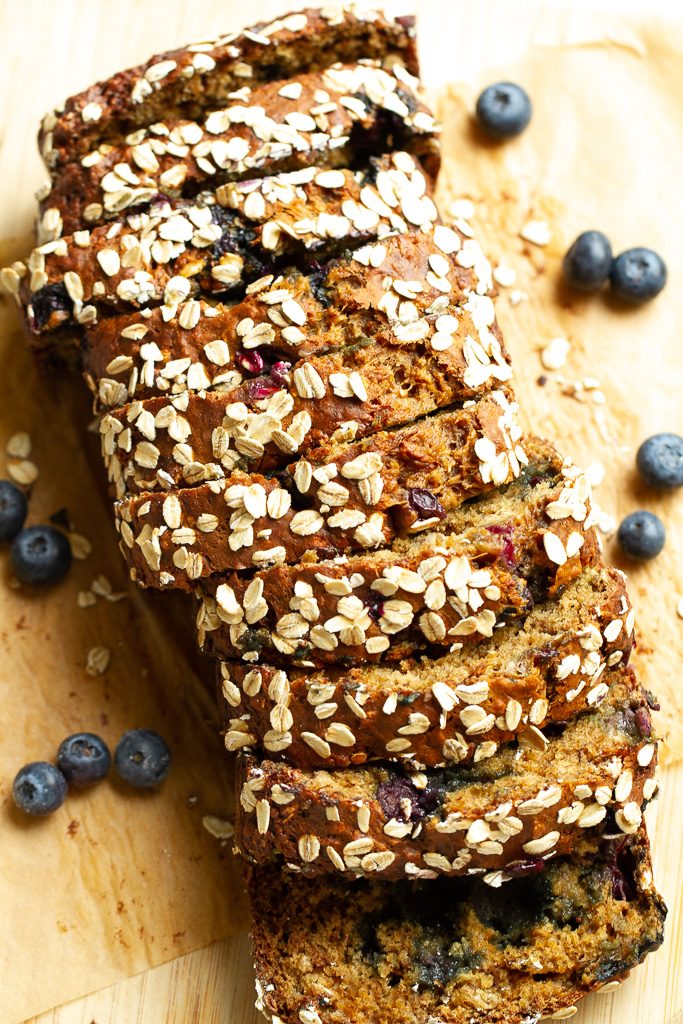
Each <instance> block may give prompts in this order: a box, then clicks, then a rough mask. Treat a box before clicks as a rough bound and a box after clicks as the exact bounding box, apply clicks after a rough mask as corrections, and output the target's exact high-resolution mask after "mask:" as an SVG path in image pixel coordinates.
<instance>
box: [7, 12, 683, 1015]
mask: <svg viewBox="0 0 683 1024" xmlns="http://www.w3.org/2000/svg"><path fill="white" fill-rule="evenodd" d="M417 76H418V66H417V57H416V48H415V34H414V25H413V22H412V19H408V18H399V19H396V20H391V19H389V18H387V17H385V16H384V15H383V14H380V13H378V12H372V11H362V10H361V9H360V8H359V7H357V6H355V5H353V6H351V7H349V8H348V9H347V10H343V11H342V10H336V9H335V10H331V9H327V8H323V9H321V10H312V9H307V10H304V11H301V12H296V13H293V14H290V15H286V16H283V17H280V18H278V19H276V20H275V21H273V22H270V23H260V24H258V25H256V26H254V27H253V28H251V29H247V30H245V31H244V32H243V33H239V34H233V35H227V36H222V37H220V38H218V39H214V40H206V41H203V42H200V43H198V44H195V45H191V46H188V47H186V48H184V49H181V50H177V51H173V52H169V53H164V54H160V55H157V56H155V57H153V58H151V59H150V61H148V62H147V64H145V65H142V66H140V67H137V68H132V69H130V70H128V71H124V72H121V73H120V74H117V75H114V76H113V77H112V78H110V79H108V80H106V81H103V82H99V83H97V84H95V85H93V86H91V87H90V88H89V89H86V90H85V91H84V92H83V93H80V94H79V95H77V96H74V97H71V98H70V99H68V100H67V101H66V103H65V104H64V105H63V106H62V107H60V108H58V109H57V110H55V111H53V112H52V113H50V114H48V115H47V116H46V118H45V119H44V122H43V125H42V128H41V132H40V148H41V152H42V155H43V158H44V161H45V164H46V167H47V169H48V172H49V174H50V181H49V183H48V185H47V186H46V187H45V188H44V189H43V190H42V191H41V193H40V196H39V202H40V213H39V218H38V222H37V239H36V248H35V249H34V250H33V252H32V253H31V254H30V255H29V257H28V258H27V260H26V261H25V262H17V263H15V264H14V265H13V266H12V267H8V268H5V270H4V271H3V272H2V283H3V285H4V287H5V289H6V291H8V292H9V293H10V294H12V295H14V297H15V298H16V300H17V302H18V304H19V306H20V307H21V310H22V313H23V316H24V320H25V323H26V328H27V337H28V344H29V346H30V347H31V349H32V350H33V351H34V353H35V354H36V356H38V357H39V358H40V359H41V360H42V361H43V362H44V363H45V364H47V365H55V364H58V363H66V364H68V365H69V366H71V367H72V368H78V369H79V370H81V371H82V373H83V376H84V378H85V382H86V384H87V386H88V388H89V389H90V392H91V394H92V397H93V405H94V409H95V412H96V414H97V415H98V416H99V433H100V441H101V446H102V455H103V459H104V463H105V467H106V472H107V476H108V479H109V483H110V488H111V494H112V500H113V505H114V518H115V523H116V528H117V530H118V533H119V536H120V547H121V551H122V554H123V556H124V558H125V560H126V562H127V564H128V567H129V571H130V575H131V578H132V579H133V580H135V581H136V582H137V583H138V584H139V585H140V586H142V587H147V588H154V589H159V590H164V589H172V590H181V591H185V592H187V594H188V597H187V608H188V616H190V615H191V616H193V618H194V622H195V628H196V631H197V637H198V643H199V647H200V648H202V649H203V651H204V652H205V653H206V654H208V655H210V656H211V657H212V658H213V659H214V661H215V671H216V678H217V692H218V699H219V703H220V709H221V720H222V723H223V730H224V735H225V745H226V748H227V750H228V751H229V752H231V753H234V754H236V759H237V763H236V771H237V777H238V810H237V821H236V823H235V825H236V844H237V848H238V849H239V851H240V852H241V853H242V854H243V855H244V856H245V858H246V859H247V861H248V862H249V863H248V866H247V869H246V870H247V879H248V888H249V893H250V898H251V904H252V910H253V918H254V925H253V934H252V941H253V950H254V958H255V962H256V974H257V991H258V1006H259V1007H260V1008H261V1009H262V1010H263V1011H264V1013H266V1015H267V1016H269V1017H271V1018H272V1020H273V1021H274V1022H275V1024H354V1022H356V1021H360V1020H372V1021H373V1022H374V1024H383V1022H387V1024H388V1022H389V1021H391V1024H532V1022H536V1021H538V1020H540V1019H541V1018H542V1017H544V1016H547V1015H555V1017H556V1018H558V1017H559V1018H562V1019H563V1018H565V1017H569V1016H571V1015H572V1013H573V1006H574V1004H575V1003H576V1001H577V1000H578V999H580V998H581V997H582V996H583V995H585V994H587V993H588V992H590V991H593V990H596V989H600V988H602V989H605V988H606V987H607V989H609V987H611V986H613V985H614V984H615V982H616V980H618V979H621V978H622V977H624V976H625V975H626V974H627V973H628V971H629V970H630V969H631V968H632V967H633V966H635V965H636V964H637V963H639V962H640V961H641V960H642V959H643V958H644V956H645V955H646V954H647V953H648V952H650V951H651V950H654V949H656V948H657V947H658V946H659V944H660V943H661V941H662V929H663V922H664V917H665V913H666V910H665V907H664V905H663V903H662V901H661V899H660V898H659V896H658V895H657V893H656V891H655V889H654V886H653V881H652V873H651V867H650V861H649V847H648V839H647V835H646V830H645V824H644V819H643V811H644V808H645V806H646V804H647V803H648V801H649V800H651V799H652V798H653V797H654V795H655V794H656V790H657V784H658V777H657V770H658V769H657V739H656V732H655V728H654V725H653V721H652V716H651V711H652V709H653V708H654V707H655V706H656V705H655V701H654V698H653V697H652V695H651V694H649V693H647V692H645V691H643V690H642V688H641V687H640V685H639V683H638V680H637V678H636V675H635V673H634V671H633V669H632V668H631V667H630V666H629V657H630V654H631V649H632V647H633V645H634V614H633V611H632V609H631V605H630V602H629V598H628V594H627V592H626V587H625V578H624V576H623V574H622V573H620V572H618V571H617V570H615V569H611V568H608V567H606V566H605V564H604V562H603V558H602V553H601V548H600V544H599V541H598V538H597V535H596V531H595V526H596V522H597V521H598V513H597V511H596V509H595V507H594V506H593V505H592V502H591V493H590V491H591V488H590V483H589V481H588V479H587V477H586V476H585V475H584V474H583V473H582V472H581V471H580V470H579V469H578V468H577V467H576V466H574V465H573V464H572V463H571V461H570V460H568V459H564V458H563V457H561V456H560V455H558V453H557V452H556V451H555V450H554V448H553V447H552V446H551V445H549V444H548V443H547V442H545V441H542V440H540V439H538V438H536V437H533V436H528V437H527V436H523V434H522V430H521V428H520V425H519V422H518V414H519V412H520V410H519V409H518V406H517V402H516V399H515V392H514V387H513V381H512V369H511V366H510V360H509V356H508V353H507V351H506V349H505V345H504V341H503V338H502V334H501V331H500V328H499V326H498V324H497V321H496V317H495V309H494V303H493V297H494V287H493V281H492V275H491V268H490V266H489V264H488V261H487V260H486V257H485V256H484V254H483V252H482V250H481V248H480V246H479V244H478V243H477V241H476V239H475V238H474V237H473V234H472V230H471V228H470V226H469V225H468V224H467V223H466V222H464V221H457V222H456V223H454V224H449V223H444V222H443V221H442V219H441V218H440V215H439V211H438V209H437V206H436V205H435V201H434V188H435V183H436V182H435V179H436V175H437V173H438V169H439V145H438V132H439V128H438V125H437V123H436V122H435V120H434V118H433V116H432V114H431V112H430V110H429V107H428V106H427V104H426V102H425V99H424V97H423V96H422V93H421V89H420V83H419V79H418V77H417ZM370 876H372V877H370Z"/></svg>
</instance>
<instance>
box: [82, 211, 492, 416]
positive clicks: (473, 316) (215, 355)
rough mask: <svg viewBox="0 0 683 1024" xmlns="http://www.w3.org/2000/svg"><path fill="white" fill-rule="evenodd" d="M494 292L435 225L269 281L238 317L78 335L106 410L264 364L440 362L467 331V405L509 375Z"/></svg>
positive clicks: (225, 312) (209, 312)
mask: <svg viewBox="0 0 683 1024" xmlns="http://www.w3.org/2000/svg"><path fill="white" fill-rule="evenodd" d="M434 268H436V270H438V274H437V273H436V272H435V269H434ZM490 289H491V271H490V267H489V265H488V262H487V261H486V260H485V259H484V257H483V255H482V253H481V249H480V248H479V246H478V244H477V243H476V242H475V241H474V239H472V238H468V237H466V236H465V235H464V234H463V233H462V232H459V231H456V230H454V229H452V228H447V227H444V226H443V225H439V226H437V227H436V228H435V229H434V230H433V231H428V232H423V231H415V232H408V233H405V234H398V235H392V236H389V237H387V238H386V239H384V240H383V241H382V242H377V243H373V244H371V245H367V246H364V247H362V248H361V249H358V250H356V251H354V252H351V253H348V254H345V255H344V256H343V257H341V258H339V259H337V260H334V261H333V262H332V263H330V264H329V265H328V266H326V267H324V268H322V269H321V270H320V271H318V272H316V273H315V274H314V275H313V276H306V275H304V274H303V273H301V271H298V270H293V269H290V270H288V271H286V272H285V273H284V274H283V275H280V276H278V277H275V278H274V277H273V276H272V275H268V276H266V277H265V278H263V279H262V280H261V281H259V282H257V283H256V284H255V285H253V286H250V287H249V288H248V289H247V290H248V292H249V294H248V295H247V296H246V298H244V299H243V300H242V301H240V302H238V303H236V304H235V305H233V306H225V305H220V304H217V305H215V304H210V303H207V302H206V301H204V300H195V299H189V300H188V301H187V302H183V303H180V304H179V306H178V308H177V310H176V311H175V312H174V311H173V310H168V309H166V308H164V307H161V308H156V309H148V310H145V311H144V315H141V314H140V313H133V314H131V313H127V314H123V315H120V316H114V317H108V318H105V319H102V320H100V321H99V322H98V323H96V324H94V325H91V326H88V327H87V329H86V331H85V338H84V346H83V349H84V351H83V366H84V370H85V374H86V380H87V381H88V383H89V385H90V387H91V389H92V391H93V393H94V395H95V396H96V399H97V401H98V403H99V404H101V405H102V406H103V407H105V408H111V407H116V406H121V405H124V404H125V403H126V402H127V401H129V400H131V399H133V398H139V399H144V398H152V397H155V396H156V395H163V394H169V395H176V394H181V393H182V392H184V391H186V390H189V391H204V390H229V389H230V388H231V387H236V386H237V384H239V383H240V382H241V378H243V377H244V376H246V375H248V374H249V373H256V374H258V371H259V368H260V367H261V364H264V365H272V364H273V363H275V362H277V361H278V360H285V361H288V362H296V361H298V360H300V359H306V358H309V357H310V356H316V355H323V354H324V353H325V352H328V351H334V350H337V349H343V348H348V347H351V346H358V345H362V346H367V345H369V344H371V343H372V341H375V342H377V343H378V344H380V345H390V346H392V347H394V348H395V347H398V346H404V345H405V346H407V347H408V348H412V346H414V345H415V344H418V343H422V344H425V345H428V346H430V347H431V348H433V349H434V350H435V351H447V350H448V348H449V347H450V344H449V341H448V338H449V335H451V336H452V335H453V334H458V333H459V334H460V336H462V333H463V331H465V330H466V331H467V332H468V333H469V334H470V337H471V338H472V342H471V343H468V345H467V346H466V351H467V353H468V366H470V370H469V373H468V374H467V380H468V382H469V387H470V389H471V393H472V395H474V394H475V393H476V390H477V389H478V388H480V387H483V386H484V385H487V384H488V385H489V386H493V385H494V383H495V382H496V381H498V382H500V381H504V380H506V379H507V378H508V377H509V375H510V371H509V366H508V361H507V353H506V352H505V349H504V346H503V343H502V339H501V335H500V331H499V328H498V325H497V323H496V321H495V316H494V313H493V306H492V303H491V301H490V299H489V298H488V296H487V294H486V293H487V292H488V291H490ZM408 296H412V298H408ZM453 318H454V319H453ZM216 342H218V344H215V343H216ZM475 346H476V348H475ZM470 350H472V351H470ZM475 351H476V359H474V358H473V354H474V352H475ZM249 367H252V369H251V370H248V372H245V371H246V370H247V369H248V368H249ZM264 372H265V371H264ZM238 375H239V376H238ZM463 376H464V375H463Z"/></svg>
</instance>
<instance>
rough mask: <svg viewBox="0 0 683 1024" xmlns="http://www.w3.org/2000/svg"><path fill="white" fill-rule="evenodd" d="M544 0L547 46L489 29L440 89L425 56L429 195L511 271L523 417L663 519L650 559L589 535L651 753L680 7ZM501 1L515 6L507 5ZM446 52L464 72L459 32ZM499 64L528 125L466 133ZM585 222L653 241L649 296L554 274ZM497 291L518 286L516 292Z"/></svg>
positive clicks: (676, 347) (676, 530) (670, 387)
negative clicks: (430, 120)
mask: <svg viewBox="0 0 683 1024" xmlns="http://www.w3.org/2000/svg"><path fill="white" fill-rule="evenodd" d="M501 6H502V4H501ZM562 6H563V7H564V5H562ZM465 8H466V5H460V4H453V5H450V6H448V7H447V8H446V7H444V8H442V13H441V22H442V24H441V30H440V32H441V38H443V39H454V38H456V35H457V33H458V31H462V30H463V26H464V25H465V22H464V21H463V18H462V14H463V11H464V10H465ZM552 9H553V5H552V4H548V6H547V8H546V9H545V25H546V35H547V45H545V46H543V45H539V46H536V47H534V48H533V49H532V50H531V51H528V50H527V51H526V52H523V53H522V54H521V55H520V56H519V57H517V55H516V54H515V45H516V40H515V38H514V37H512V38H508V39H507V40H502V39H501V38H500V36H497V35H496V33H495V26H492V47H491V64H490V66H489V67H481V65H478V67H477V68H476V69H472V71H473V72H474V77H472V78H471V79H470V80H468V81H467V85H466V86H460V85H450V86H449V85H445V86H443V85H442V78H443V77H445V76H446V75H448V73H449V71H448V68H447V67H444V63H445V62H444V61H443V60H434V61H431V62H425V70H426V72H427V73H428V74H429V75H430V77H431V80H432V82H433V84H434V87H435V88H436V87H439V88H438V90H437V91H438V100H437V103H438V109H439V113H440V116H441V118H442V120H443V124H444V148H445V161H444V167H443V171H442V176H441V178H440V188H439V199H440V203H439V205H440V208H441V210H442V211H443V212H444V213H446V212H447V211H448V209H449V206H450V204H452V202H453V201H454V200H459V199H461V198H463V197H464V198H469V199H471V200H472V201H473V202H474V205H475V213H474V216H473V217H472V225H473V227H474V229H475V232H476V235H477V237H479V238H480V239H481V242H482V245H483V246H484V249H485V251H486V253H487V255H488V256H489V257H490V258H491V259H492V261H493V263H494V265H495V263H496V262H497V261H500V262H501V263H503V264H504V265H505V266H507V267H512V268H513V269H514V270H516V272H517V280H516V281H515V283H514V285H512V286H510V287H507V288H501V289H500V292H501V294H500V296H499V298H498V300H497V312H498V316H499V319H500V321H501V324H502V327H503V331H504V334H505V339H506V343H507V344H508V346H509V348H510V350H511V353H512V357H513V361H514V365H515V368H516V373H515V386H516V389H517V394H518V398H519V402H520V405H521V407H522V410H523V419H524V422H525V424H526V426H527V429H528V430H532V431H533V432H535V433H539V434H542V435H545V436H546V437H549V438H550V439H551V440H554V441H555V442H556V443H557V444H558V446H559V447H560V449H561V450H562V451H563V452H565V453H567V454H569V455H571V456H572V457H573V458H574V459H575V461H577V462H579V463H580V464H582V465H588V464H590V463H594V462H596V461H597V462H600V463H601V464H602V465H603V466H604V470H605V477H604V482H603V483H602V484H601V485H600V486H599V487H598V488H597V490H596V497H597V499H598V501H599V503H600V504H601V506H602V507H603V508H604V509H605V510H606V511H607V512H609V513H611V515H612V516H614V517H615V518H616V522H617V523H618V522H619V521H620V519H621V518H622V517H623V516H624V515H626V514H627V513H629V512H631V511H633V510H634V509H637V508H647V509H650V510H651V511H653V512H656V513H657V514H658V515H659V516H661V518H662V519H663V521H664V523H665V526H666V529H667V543H666V547H665V549H664V551H663V552H662V554H661V555H659V557H658V558H656V559H655V560H653V561H652V562H649V563H647V564H641V565H639V564H636V563H633V562H629V561H627V560H626V559H624V558H623V557H621V556H620V553H619V550H618V547H617V545H616V539H615V537H614V536H611V537H607V538H605V550H606V554H607V557H608V559H609V560H610V561H612V562H613V563H615V564H616V565H618V566H619V567H620V568H622V569H624V570H626V571H627V572H628V574H629V578H630V592H631V598H632V600H633V602H634V604H635V606H636V611H637V616H638V617H637V620H636V621H637V634H638V651H637V656H636V658H635V659H634V663H635V664H636V666H637V668H638V669H639V672H640V675H641V677H642V680H643V682H644V683H645V685H647V686H648V687H650V688H651V689H652V690H653V691H654V692H655V694H656V695H657V696H658V697H659V698H660V699H661V702H662V712H661V715H660V716H659V718H658V726H659V729H660V731H661V732H662V734H663V736H664V738H665V741H666V742H665V744H664V745H663V748H662V760H663V762H664V763H666V762H667V761H669V762H670V761H673V760H677V759H680V757H681V756H683V685H682V683H681V674H682V670H683V618H681V617H680V616H679V615H678V614H677V604H678V602H679V601H680V599H681V597H683V490H679V491H677V492H675V493H669V494H666V493H664V494H663V493H661V492H659V493H658V492H656V491H654V490H652V489H650V488H648V487H646V486H644V485H643V484H642V483H641V482H640V480H639V478H638V476H637V474H636V472H635V453H636V451H637V448H638V446H639V444H640V443H641V442H642V441H643V440H644V439H645V438H646V437H649V436H650V435H651V434H654V433H658V432H659V431H674V432H676V433H679V434H683V340H682V338H681V324H682V323H683V287H682V282H683V246H681V241H680V236H681V226H682V225H683V187H682V182H683V22H682V21H681V20H680V19H678V20H676V19H674V18H671V19H668V18H667V19H664V18H663V17H662V15H661V12H662V10H663V7H662V6H655V8H654V9H652V8H651V9H649V10H648V11H647V12H646V13H643V14H642V15H641V16H639V17H634V16H632V17H630V18H629V17H624V18H619V17H615V15H614V13H612V14H611V15H610V14H609V13H603V14H600V13H599V10H598V8H597V7H595V5H594V9H595V11H596V13H595V17H594V19H593V26H594V28H593V31H591V32H590V33H589V34H587V33H586V29H585V24H582V25H581V30H580V33H579V32H578V30H577V31H575V30H574V29H573V28H572V27H571V21H570V20H569V19H567V18H566V17H565V18H564V24H565V26H566V28H565V32H564V33H563V35H562V37H561V38H560V34H559V33H558V20H557V19H554V18H553V15H552ZM429 10H430V13H431V11H432V5H431V4H429ZM657 11H659V12H660V14H659V15H658V14H657ZM519 12H520V19H523V17H524V14H523V12H524V5H523V4H522V5H521V6H520V7H519ZM541 21H543V19H541ZM507 22H508V24H509V23H510V20H509V19H507ZM542 34H543V28H541V35H542ZM502 52H504V53H505V55H504V57H503V56H502ZM457 55H458V59H459V60H460V61H461V62H462V63H464V65H465V67H458V68H457V69H456V70H457V71H458V73H459V75H462V77H463V78H465V77H466V74H467V71H468V69H467V66H466V65H467V47H466V46H464V45H460V46H458V48H457ZM501 79H510V80H512V81H517V82H520V83H522V84H523V85H524V86H525V88H526V89H527V90H528V92H529V94H530V95H531V97H532V98H533V103H534V115H533V119H532V122H531V125H530V127H529V129H528V130H527V131H526V132H525V133H524V134H523V135H522V136H520V137H519V138H518V139H516V140H514V141H511V142H508V143H506V144H504V145H498V144H495V143H490V142H487V141H486V140H485V139H483V138H482V136H481V134H480V133H479V132H478V131H477V130H476V128H475V127H474V126H473V123H472V118H471V111H472V110H473V107H474V102H475V100H476V96H477V95H478V92H479V91H480V89H481V88H483V87H484V86H485V85H487V84H489V83H490V82H492V81H493V82H495V81H500V80H501ZM533 220H542V221H545V222H546V223H547V224H548V225H549V227H550V230H551V232H552V237H551V241H550V243H549V244H548V245H547V246H544V247H539V246H537V245H534V244H531V243H529V242H527V241H524V240H523V239H522V238H521V237H520V236H519V232H520V230H522V229H523V228H524V226H525V225H527V224H528V223H529V222H530V221H533ZM588 228H598V229H600V230H602V231H604V232H605V233H606V234H607V235H608V237H609V238H610V239H611V241H612V245H613V249H614V252H615V254H616V253H617V252H620V251H622V250H623V249H627V248H630V247H631V246H634V245H645V246H649V247H651V248H654V249H656V250H657V251H658V252H660V253H661V254H662V256H663V257H664V259H665V260H666V262H667V265H668V271H669V282H668V285H667V287H666V289H665V290H664V291H663V292H662V293H661V295H660V296H659V297H658V298H657V299H656V300H655V301H653V302H652V303H651V304H649V305H647V306H644V307H642V308H640V309H633V308H624V307H623V306H621V305H619V304H617V303H615V302H614V301H613V300H610V297H609V295H602V294H601V295H600V296H594V297H583V296H578V295H577V294H576V293H575V292H574V293H572V292H570V291H569V289H567V288H565V287H564V286H563V284H562V282H561V262H562V256H563V255H564V253H565V251H566V249H567V248H568V247H569V245H570V244H571V242H572V241H573V240H574V238H575V237H576V235H577V234H579V233H580V232H581V231H583V230H586V229H588ZM515 291H517V292H523V293H524V296H525V297H524V298H522V299H521V301H517V300H518V299H519V297H518V296H516V295H515V294H514V293H515ZM516 301H517V304H514V303H515V302H516ZM558 336H561V337H564V338H566V339H567V340H568V341H569V342H570V343H571V350H570V352H569V355H568V358H567V361H566V364H565V366H563V367H562V368H561V369H560V370H558V371H548V370H546V369H544V367H543V365H542V363H541V359H540V350H541V349H542V348H543V347H544V346H545V345H546V344H547V343H548V341H550V340H551V339H553V338H556V337H558ZM542 375H544V376H545V377H546V378H547V380H546V381H545V383H544V385H543V386H541V384H539V383H538V378H539V377H541V376H542ZM586 378H588V379H589V380H588V382H589V384H591V385H592V384H593V383H594V382H591V381H590V378H594V379H595V382H596V383H598V384H599V387H597V388H595V389H594V390H592V389H589V390H588V391H585V390H584V392H583V394H579V398H577V397H573V396H569V395H567V394H566V393H565V392H566V391H568V390H569V391H571V390H573V388H572V386H573V384H574V382H577V381H579V382H584V381H585V380H586ZM595 390H598V391H600V392H602V394H603V395H604V398H605V402H604V404H601V403H600V400H599V396H598V400H597V401H596V399H595Z"/></svg>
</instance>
